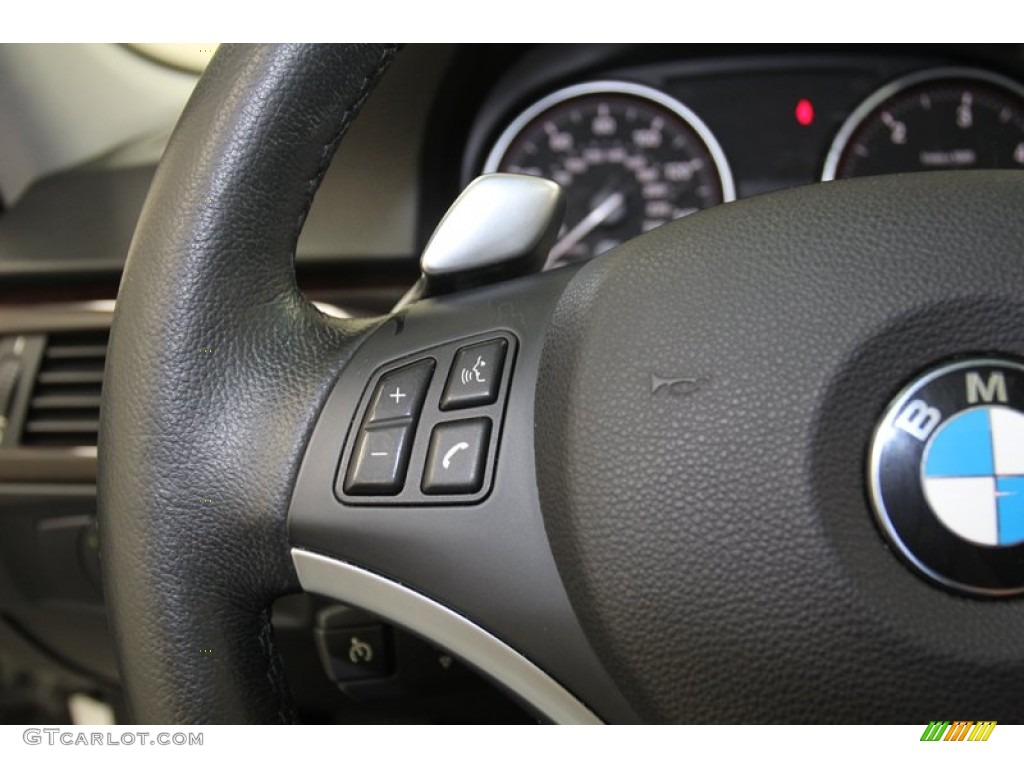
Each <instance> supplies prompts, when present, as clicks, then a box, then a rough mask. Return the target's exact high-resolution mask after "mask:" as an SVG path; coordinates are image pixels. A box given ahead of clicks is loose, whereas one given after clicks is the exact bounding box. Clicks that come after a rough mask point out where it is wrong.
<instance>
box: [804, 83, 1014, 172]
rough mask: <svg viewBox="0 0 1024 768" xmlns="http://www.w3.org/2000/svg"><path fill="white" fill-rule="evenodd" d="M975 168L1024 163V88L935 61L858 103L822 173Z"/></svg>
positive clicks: (835, 142) (1007, 166) (840, 132)
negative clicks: (934, 64)
mask: <svg viewBox="0 0 1024 768" xmlns="http://www.w3.org/2000/svg"><path fill="white" fill-rule="evenodd" d="M972 168H1018V169H1019V168H1024V89H1022V88H1021V86H1020V85H1018V84H1017V83H1015V82H1013V81H1012V80H1008V79H1006V78H1004V77H1000V76H999V75H995V74H992V73H990V72H985V71H982V70H975V69H953V68H950V69H933V70H928V71H926V72H918V73H915V74H913V75H909V76H907V77H903V78H900V79H899V80H896V81H895V82H893V83H890V84H889V85H887V86H885V87H883V88H881V89H879V90H878V91H876V92H875V93H874V94H872V95H871V96H870V97H868V98H867V99H866V100H865V101H864V103H863V104H861V105H860V106H859V107H858V108H857V109H856V110H854V112H853V114H851V115H850V117H849V118H848V119H847V120H846V122H845V123H844V124H843V126H842V127H841V128H840V129H839V133H838V134H837V135H836V138H835V141H834V142H833V143H832V148H831V149H830V150H829V153H828V158H827V160H826V162H825V170H824V174H823V176H822V178H823V180H825V181H829V180H830V179H842V178H850V177H853V176H873V175H877V174H882V173H902V172H909V171H932V170H935V171H940V170H957V169H972Z"/></svg>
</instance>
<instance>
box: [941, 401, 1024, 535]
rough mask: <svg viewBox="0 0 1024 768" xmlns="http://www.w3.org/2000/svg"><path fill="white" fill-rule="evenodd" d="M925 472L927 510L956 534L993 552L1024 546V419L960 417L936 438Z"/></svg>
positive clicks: (994, 413) (971, 413) (989, 411)
mask: <svg viewBox="0 0 1024 768" xmlns="http://www.w3.org/2000/svg"><path fill="white" fill-rule="evenodd" d="M922 469H923V470H924V474H923V478H922V482H923V484H924V495H925V498H926V499H927V500H928V505H929V506H930V507H931V508H932V511H933V512H934V513H935V514H936V516H937V517H938V518H939V520H941V521H942V523H943V524H944V525H945V526H946V527H947V528H949V529H950V530H951V531H952V532H953V533H955V534H957V535H958V536H961V537H962V538H965V539H967V540H968V541H973V542H974V543H975V544H982V545H987V546H992V547H1008V546H1011V545H1013V544H1020V543H1021V542H1022V541H1024V414H1022V413H1020V412H1018V411H1015V410H1012V409H1010V408H1007V407H1006V406H987V407H984V408H973V409H971V410H968V411H964V412H962V413H959V414H957V415H956V416H954V417H953V418H951V419H949V420H948V421H946V422H945V423H944V424H943V425H942V426H941V427H940V428H939V429H937V430H936V431H935V432H934V433H933V434H932V436H931V438H930V439H929V441H928V445H927V446H926V447H925V452H924V461H923V463H922Z"/></svg>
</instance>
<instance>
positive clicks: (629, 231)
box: [484, 82, 735, 268]
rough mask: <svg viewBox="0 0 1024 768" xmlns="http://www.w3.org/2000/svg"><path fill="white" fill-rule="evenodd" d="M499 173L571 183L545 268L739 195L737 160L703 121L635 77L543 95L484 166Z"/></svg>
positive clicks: (508, 130) (575, 259)
mask: <svg viewBox="0 0 1024 768" xmlns="http://www.w3.org/2000/svg"><path fill="white" fill-rule="evenodd" d="M495 171H501V172H506V173H524V174H529V175H533V176H543V177H545V178H549V179H552V180H554V181H556V182H558V183H559V184H560V185H561V186H562V188H563V189H564V190H565V194H566V203H567V205H566V216H565V226H564V227H563V229H562V231H561V233H560V235H559V239H558V241H557V242H556V243H555V246H554V247H553V248H552V250H551V254H550V256H549V257H548V262H547V265H546V267H547V268H551V267H555V266H561V265H563V264H567V263H572V262H578V261H585V260H587V259H590V258H593V257H594V256H597V255H598V254H601V253H603V252H604V251H607V250H609V249H611V248H614V247H615V246H616V245H618V244H619V243H621V242H624V241H625V240H628V239H630V238H632V237H635V236H636V235H639V234H640V233H641V232H646V231H647V230H650V229H654V228H655V227H659V226H661V225H662V224H665V223H666V222H668V221H671V220H672V219H677V218H680V217H682V216H686V215H688V214H691V213H695V212H696V211H699V210H702V209H704V208H708V207H710V206H713V205H717V204H719V203H721V202H724V201H728V200H732V199H734V198H735V192H734V189H733V183H732V176H731V174H730V172H729V164H728V163H727V162H726V159H725V155H724V154H723V152H722V148H721V147H720V146H719V144H718V142H717V141H716V140H715V137H714V136H713V135H712V133H711V131H710V130H709V129H708V127H707V126H706V125H705V124H704V123H703V121H701V119H700V118H699V117H697V115H695V114H694V113H693V112H692V111H691V110H690V109H689V108H687V107H686V106H685V105H683V104H681V103H680V102H678V101H676V100H675V99H673V98H672V97H670V96H668V95H667V94H665V93H662V92H661V91H658V90H656V89H654V88H649V87H646V86H641V85H636V84H633V83H623V82H595V83H586V84H583V85H575V86H572V87H570V88H565V89H563V90H561V91H558V92H556V93H553V94H551V95H550V96H547V97H546V98H544V99H541V100H540V101H538V102H537V103H536V104H534V105H533V106H531V107H529V108H528V109H527V110H526V111H525V112H523V113H522V114H521V115H519V117H517V118H516V119H515V120H513V121H512V123H511V124H510V125H509V126H508V128H506V129H505V131H504V133H502V134H501V137H500V138H499V139H498V141H497V143H496V144H495V145H494V148H493V149H492V150H491V153H490V155H489V156H488V158H487V161H486V163H485V166H484V172H486V173H491V172H495Z"/></svg>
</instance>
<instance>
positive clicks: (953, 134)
mask: <svg viewBox="0 0 1024 768" xmlns="http://www.w3.org/2000/svg"><path fill="white" fill-rule="evenodd" d="M992 168H1004V169H1024V86H1022V84H1021V83H1020V82H1019V81H1018V80H1017V79H1015V78H1014V77H1011V76H1008V75H1007V74H1005V73H1003V72H997V71H993V70H992V69H989V68H984V67H978V66H962V65H951V64H948V63H946V62H933V61H923V60H911V59H906V58H892V59H891V60H889V59H877V58H873V57H864V56H842V57H837V56H830V57H803V58H801V57H797V56H790V57H785V58H781V59H780V58H762V59H736V60H728V59H725V60H715V61H712V62H676V63H672V62H669V63H662V64H654V65H650V64H648V65H644V66H639V67H632V68H630V67H619V68H617V69H612V70H609V71H605V72H600V74H599V76H592V77H585V78H581V79H579V80H578V81H576V82H570V83H564V82H563V83H550V84H548V83H543V81H542V82H540V83H537V82H534V83H533V84H532V85H531V86H530V87H529V88H525V89H524V88H518V89H517V88H516V87H515V84H514V82H512V81H510V82H509V83H508V88H507V89H505V90H499V91H498V93H497V94H496V95H495V96H494V97H492V99H491V100H490V102H489V103H488V104H487V105H486V107H485V109H483V110H482V111H481V112H480V114H479V115H478V117H477V120H476V123H475V126H474V129H473V131H472V134H471V140H470V142H469V145H468V148H467V152H466V156H465V158H464V164H463V170H464V173H463V175H464V177H465V178H464V179H463V182H464V183H465V182H466V181H468V180H469V179H470V178H472V177H473V176H475V175H477V174H479V173H492V172H509V173H525V174H530V175H536V176H543V177H546V178H549V179H552V180H554V181H556V182H558V183H559V184H560V185H561V186H562V187H563V189H564V190H565V192H566V196H567V212H566V220H565V224H564V226H563V228H562V231H561V233H560V235H559V239H558V241H557V242H556V244H555V246H554V247H553V249H552V251H551V254H550V256H549V258H548V263H547V267H548V268H553V267H558V266H563V265H565V264H571V263H578V262H582V261H586V260H588V259H590V258H593V257H594V256H597V255H599V254H601V253H603V252H604V251H607V250H610V249H611V248H614V247H615V246H616V245H618V244H619V243H620V242H623V241H625V240H627V239H629V238H631V237H634V236H636V235H638V234H640V233H641V232H644V231H647V230H650V229H653V228H655V227H658V226H661V225H662V224H665V223H667V222H668V221H671V220H673V219H678V218H681V217H684V216H689V215H691V214H693V213H696V212H698V211H700V210H703V209H706V208H710V207H712V206H716V205H720V204H722V203H725V202H729V201H730V200H733V199H736V198H743V197H749V196H752V195H756V194H759V193H762V192H768V191H772V190H775V189H782V188H786V187H791V186H797V185H799V184H807V183H814V182H818V181H831V180H833V179H841V178H851V177H855V176H870V175H877V174H886V173H905V172H916V171H939V170H966V169H992Z"/></svg>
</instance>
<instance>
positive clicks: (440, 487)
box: [422, 418, 491, 494]
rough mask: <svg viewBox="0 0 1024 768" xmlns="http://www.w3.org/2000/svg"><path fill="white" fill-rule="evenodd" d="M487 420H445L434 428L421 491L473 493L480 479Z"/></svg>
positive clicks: (482, 467)
mask: <svg viewBox="0 0 1024 768" xmlns="http://www.w3.org/2000/svg"><path fill="white" fill-rule="evenodd" d="M490 436H491V420H490V419H487V418H481V419H466V420H464V421H447V422H444V423H441V424H438V425H437V426H436V427H434V431H433V433H432V434H431V436H430V449H429V450H428V451H427V464H426V467H425V468H424V470H423V485H422V488H423V492H424V493H432V494H438V493H476V492H477V491H479V490H480V486H481V485H483V482H484V465H485V462H486V460H487V444H488V438H489V437H490Z"/></svg>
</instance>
